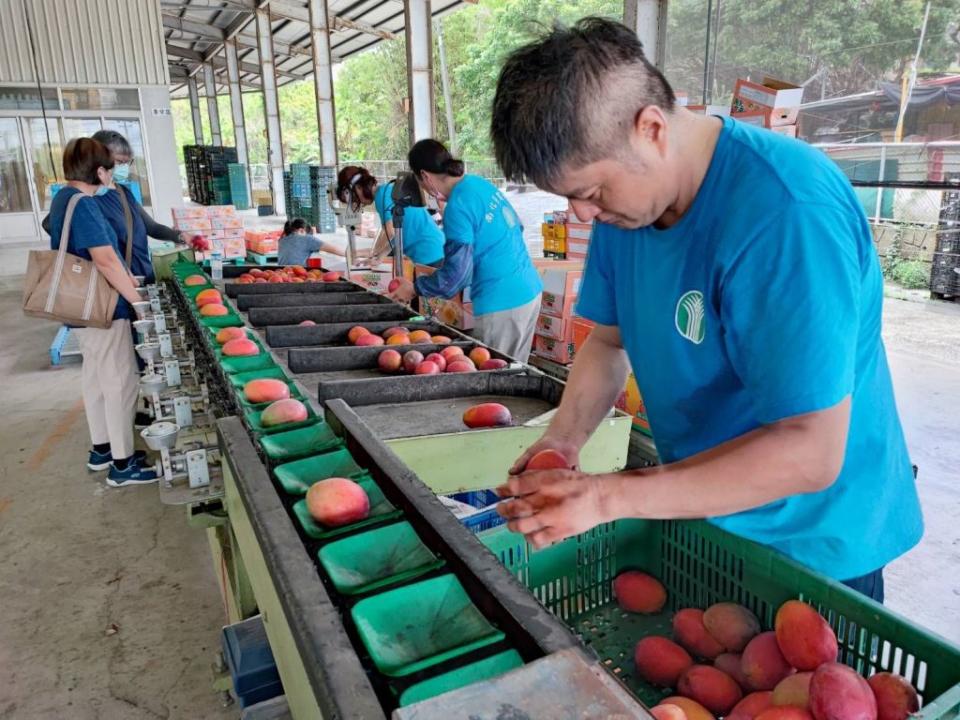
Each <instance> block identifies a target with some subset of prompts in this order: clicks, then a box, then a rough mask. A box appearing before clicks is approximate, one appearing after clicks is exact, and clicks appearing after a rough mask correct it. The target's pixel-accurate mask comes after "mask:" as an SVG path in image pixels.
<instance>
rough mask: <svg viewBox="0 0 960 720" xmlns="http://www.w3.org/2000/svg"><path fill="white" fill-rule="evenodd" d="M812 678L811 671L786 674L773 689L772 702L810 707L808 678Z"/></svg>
mask: <svg viewBox="0 0 960 720" xmlns="http://www.w3.org/2000/svg"><path fill="white" fill-rule="evenodd" d="M812 678H813V673H812V672H800V673H796V674H794V675H787V677H785V678H784V679H783V680H781V681H780V682H779V683H777V686H776V687H775V688H774V689H773V697H772V701H773V704H774V705H793V706H795V707H801V708H808V707H810V680H811V679H812Z"/></svg>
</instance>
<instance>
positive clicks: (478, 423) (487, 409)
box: [448, 363, 513, 428]
mask: <svg viewBox="0 0 960 720" xmlns="http://www.w3.org/2000/svg"><path fill="white" fill-rule="evenodd" d="M454 364H455V363H454ZM448 372H449V368H448ZM463 424H464V425H466V426H467V427H468V428H485V427H503V426H505V425H512V424H513V416H512V415H511V414H510V409H509V408H508V407H507V406H506V405H501V404H500V403H480V404H479V405H474V406H473V407H471V408H468V409H467V411H466V412H465V413H464V414H463Z"/></svg>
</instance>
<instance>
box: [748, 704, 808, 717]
mask: <svg viewBox="0 0 960 720" xmlns="http://www.w3.org/2000/svg"><path fill="white" fill-rule="evenodd" d="M757 720H813V715H811V714H810V711H809V710H807V709H806V708H801V707H796V706H794V705H780V706H778V707H772V708H767V709H766V710H764V711H763V712H762V713H760V714H759V715H757Z"/></svg>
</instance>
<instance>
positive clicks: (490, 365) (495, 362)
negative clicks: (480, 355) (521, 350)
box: [480, 358, 509, 370]
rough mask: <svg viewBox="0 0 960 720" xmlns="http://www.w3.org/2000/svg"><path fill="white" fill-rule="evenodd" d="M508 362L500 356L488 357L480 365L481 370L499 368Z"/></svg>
mask: <svg viewBox="0 0 960 720" xmlns="http://www.w3.org/2000/svg"><path fill="white" fill-rule="evenodd" d="M507 365H509V363H508V362H507V361H506V360H501V359H500V358H490V359H489V360H487V361H486V362H484V363H482V364H481V365H480V369H481V370H501V369H502V368H505V367H506V366H507Z"/></svg>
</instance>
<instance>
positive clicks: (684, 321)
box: [674, 290, 707, 345]
mask: <svg viewBox="0 0 960 720" xmlns="http://www.w3.org/2000/svg"><path fill="white" fill-rule="evenodd" d="M674 322H675V323H676V326H677V332H678V333H680V335H681V336H682V337H685V338H686V339H687V340H689V341H690V342H692V343H693V344H694V345H699V344H700V343H702V342H703V338H704V337H705V336H706V333H707V330H706V306H705V305H704V302H703V293H702V292H700V291H699V290H689V291H688V292H685V293H684V294H683V295H681V296H680V299H679V300H677V312H676V316H675V317H674Z"/></svg>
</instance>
